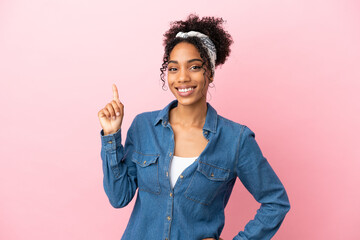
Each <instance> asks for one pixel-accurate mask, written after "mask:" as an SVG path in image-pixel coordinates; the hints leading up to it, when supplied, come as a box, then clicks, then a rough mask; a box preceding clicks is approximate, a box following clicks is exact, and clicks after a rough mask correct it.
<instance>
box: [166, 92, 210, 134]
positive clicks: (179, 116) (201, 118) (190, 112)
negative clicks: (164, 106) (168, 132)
mask: <svg viewBox="0 0 360 240" xmlns="http://www.w3.org/2000/svg"><path fill="white" fill-rule="evenodd" d="M206 112H207V104H206V99H204V100H203V101H198V102H197V103H195V104H192V105H182V104H181V103H180V102H178V105H177V106H176V107H175V108H173V109H171V111H170V122H171V124H180V125H182V126H184V127H199V128H202V127H203V126H204V124H205V119H206Z"/></svg>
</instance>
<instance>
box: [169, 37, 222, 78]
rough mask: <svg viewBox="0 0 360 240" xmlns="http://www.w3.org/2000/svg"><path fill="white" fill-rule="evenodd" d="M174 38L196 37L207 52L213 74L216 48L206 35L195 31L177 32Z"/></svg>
mask: <svg viewBox="0 0 360 240" xmlns="http://www.w3.org/2000/svg"><path fill="white" fill-rule="evenodd" d="M175 37H181V38H187V37H198V38H199V39H200V40H201V43H202V44H203V46H204V47H205V49H206V50H207V53H208V55H209V58H210V62H211V70H212V73H213V75H214V74H215V61H216V48H215V44H214V43H213V42H212V41H211V40H210V38H209V37H208V36H207V35H205V34H203V33H201V32H197V31H190V32H185V33H184V32H178V33H177V34H176V36H175Z"/></svg>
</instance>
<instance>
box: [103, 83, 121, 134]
mask: <svg viewBox="0 0 360 240" xmlns="http://www.w3.org/2000/svg"><path fill="white" fill-rule="evenodd" d="M112 90H113V99H112V101H111V102H109V103H108V104H106V105H105V107H104V108H103V109H101V110H100V111H99V112H98V117H99V121H100V125H101V127H102V129H103V130H104V135H108V134H113V133H116V132H117V131H118V130H119V129H120V128H121V123H122V120H123V117H124V105H123V104H122V103H121V102H120V100H119V93H118V90H117V87H116V85H115V84H113V85H112Z"/></svg>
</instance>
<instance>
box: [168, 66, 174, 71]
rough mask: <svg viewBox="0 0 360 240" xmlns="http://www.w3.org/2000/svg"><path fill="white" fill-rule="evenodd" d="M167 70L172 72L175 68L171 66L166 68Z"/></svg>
mask: <svg viewBox="0 0 360 240" xmlns="http://www.w3.org/2000/svg"><path fill="white" fill-rule="evenodd" d="M168 71H169V72H174V71H176V68H174V67H171V68H169V69H168Z"/></svg>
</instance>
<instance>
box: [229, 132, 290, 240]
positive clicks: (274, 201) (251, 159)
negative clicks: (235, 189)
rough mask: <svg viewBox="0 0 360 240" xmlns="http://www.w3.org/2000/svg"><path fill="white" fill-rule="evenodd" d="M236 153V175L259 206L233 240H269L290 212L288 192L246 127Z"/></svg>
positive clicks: (253, 134) (253, 135) (252, 133)
mask: <svg viewBox="0 0 360 240" xmlns="http://www.w3.org/2000/svg"><path fill="white" fill-rule="evenodd" d="M238 154H239V156H238V158H237V159H238V162H237V164H236V171H237V175H238V177H239V179H240V181H241V182H242V183H243V184H244V186H245V187H246V189H247V190H248V191H249V192H250V193H251V194H252V195H253V197H254V198H255V199H256V201H258V202H259V203H261V206H260V208H259V209H258V210H257V213H256V215H255V217H254V219H253V220H251V221H249V222H248V223H247V224H246V226H245V229H244V231H241V232H239V233H238V235H236V236H235V237H234V238H233V240H240V239H241V240H255V239H259V240H260V239H261V240H265V239H271V237H272V236H274V234H275V233H276V231H277V230H278V229H279V227H280V225H281V223H282V222H283V220H284V218H285V215H286V213H287V212H288V211H289V210H290V203H289V199H288V196H287V193H286V191H285V188H284V186H283V184H282V183H281V181H280V179H279V178H278V176H277V175H276V174H275V172H274V170H273V169H272V167H271V166H270V164H269V163H268V161H267V160H266V158H265V157H264V156H263V155H262V152H261V150H260V148H259V145H258V144H257V142H256V140H255V133H254V132H253V131H251V130H250V129H249V128H248V127H247V126H243V128H242V134H241V137H240V142H239V151H238Z"/></svg>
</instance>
